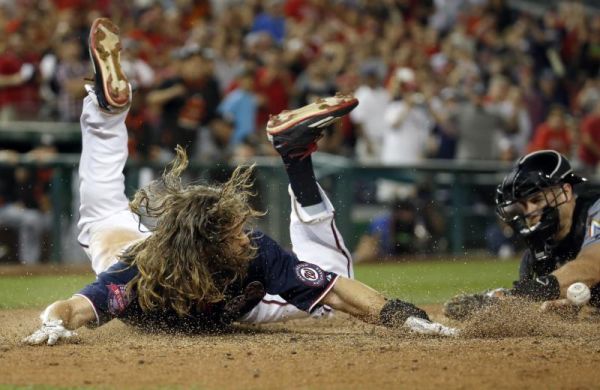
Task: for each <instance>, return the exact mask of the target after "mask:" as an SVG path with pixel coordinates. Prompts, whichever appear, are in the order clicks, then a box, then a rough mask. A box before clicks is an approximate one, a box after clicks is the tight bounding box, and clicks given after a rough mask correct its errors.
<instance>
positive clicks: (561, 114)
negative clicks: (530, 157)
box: [527, 106, 572, 156]
mask: <svg viewBox="0 0 600 390" xmlns="http://www.w3.org/2000/svg"><path fill="white" fill-rule="evenodd" d="M565 116H566V114H565V110H564V108H562V107H561V106H554V107H552V108H551V109H550V112H549V113H548V117H547V118H546V121H545V122H544V123H542V124H541V125H539V126H538V128H537V129H536V130H535V135H534V137H533V139H532V140H531V143H530V144H529V147H528V148H527V149H528V151H529V152H534V151H536V150H545V149H553V150H556V151H557V152H559V153H561V154H564V155H565V156H569V155H570V154H571V143H572V135H571V133H570V130H569V128H568V126H567V118H566V117H565Z"/></svg>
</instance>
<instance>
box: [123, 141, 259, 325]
mask: <svg viewBox="0 0 600 390" xmlns="http://www.w3.org/2000/svg"><path fill="white" fill-rule="evenodd" d="M176 152H177V156H176V158H175V160H174V161H173V162H172V163H171V166H170V167H168V168H167V169H165V172H164V173H163V175H162V177H161V179H159V180H157V181H154V182H152V183H151V184H150V185H148V186H146V187H145V188H142V189H140V190H138V191H137V193H136V194H135V196H134V199H133V200H132V201H131V202H130V208H131V210H132V211H133V212H134V213H136V214H137V215H139V216H140V217H141V216H147V217H150V218H154V219H156V226H155V227H154V228H152V232H153V234H152V235H151V236H149V237H148V238H147V239H145V240H143V241H141V242H139V243H137V244H135V245H134V246H132V247H131V248H130V249H129V250H128V251H126V253H125V254H124V255H123V256H122V260H123V261H124V262H126V263H129V264H132V265H135V266H136V267H137V268H138V271H139V274H138V275H137V276H136V277H135V278H134V279H133V280H132V281H131V282H130V284H129V288H130V289H131V288H133V287H135V288H136V293H137V297H138V301H139V303H140V306H141V307H142V309H143V310H153V309H167V308H172V309H173V310H175V311H176V312H177V314H178V315H180V316H183V315H186V314H188V313H189V312H190V310H191V309H192V308H193V307H195V306H203V305H205V304H209V303H215V302H219V301H221V300H223V299H224V298H225V292H226V290H227V288H228V286H230V285H231V284H232V283H234V282H235V281H239V280H240V279H242V278H243V277H244V276H245V274H246V271H247V267H248V263H249V261H250V260H251V259H253V258H254V257H255V256H256V248H255V247H254V246H253V245H248V246H245V247H241V248H240V246H239V245H238V246H236V245H230V244H231V242H232V239H233V240H236V239H238V238H239V234H240V233H239V232H240V225H243V224H245V223H246V222H247V221H248V220H250V219H251V218H254V217H256V216H259V215H262V214H261V213H259V212H257V211H256V210H254V209H253V208H252V207H251V206H250V205H249V203H248V201H249V197H250V196H252V195H253V193H252V192H251V187H252V184H253V182H252V173H253V169H254V167H253V166H251V167H247V168H243V167H237V168H236V169H235V171H234V172H233V174H232V175H231V178H230V179H229V180H228V181H227V182H226V183H224V184H222V185H194V184H190V185H187V186H184V185H183V184H182V180H181V174H182V172H183V171H184V170H185V169H186V167H187V165H188V158H187V155H186V153H185V151H184V150H183V149H182V148H181V147H179V146H178V147H177V149H176ZM244 234H249V233H247V232H246V233H244Z"/></svg>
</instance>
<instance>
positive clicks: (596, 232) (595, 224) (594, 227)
mask: <svg viewBox="0 0 600 390" xmlns="http://www.w3.org/2000/svg"><path fill="white" fill-rule="evenodd" d="M598 236H600V220H597V219H592V223H591V224H590V237H598Z"/></svg>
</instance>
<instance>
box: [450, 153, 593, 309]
mask: <svg viewBox="0 0 600 390" xmlns="http://www.w3.org/2000/svg"><path fill="white" fill-rule="evenodd" d="M585 181H586V179H584V178H583V177H580V176H578V175H576V174H574V173H573V170H572V168H571V164H570V163H569V161H568V160H567V159H566V158H565V157H564V156H563V155H561V154H560V153H558V152H556V151H554V150H542V151H537V152H533V153H530V154H528V155H526V156H524V157H522V158H520V159H519V160H518V161H517V162H516V164H515V166H514V167H513V169H512V171H511V172H510V173H509V174H508V175H507V176H506V177H505V178H504V180H503V181H502V183H501V184H500V185H499V186H498V188H497V192H496V213H497V214H498V216H499V217H500V218H501V219H502V220H503V221H504V222H506V223H507V224H509V225H510V226H511V227H512V228H513V229H514V231H515V232H516V233H517V235H518V236H520V237H521V238H522V239H523V241H524V242H525V244H526V246H527V249H526V251H525V253H524V254H523V257H522V259H521V266H520V269H519V280H518V281H516V282H515V283H514V286H513V288H511V289H496V290H491V291H489V292H487V293H483V294H474V295H459V296H457V297H454V298H453V299H452V300H450V301H449V302H447V303H446V304H445V314H446V316H447V317H449V318H453V319H459V320H460V319H465V318H467V317H469V316H470V315H471V314H473V313H474V312H475V311H477V310H479V309H481V308H482V307H485V306H488V305H490V304H493V303H494V302H497V300H498V299H502V298H503V297H505V296H516V297H522V298H525V299H529V300H534V301H540V302H541V301H546V302H545V303H544V304H543V305H542V309H544V308H547V309H552V308H559V307H563V306H565V305H567V303H568V302H567V301H566V300H565V299H564V298H565V296H566V291H567V289H568V288H569V286H570V285H571V284H573V283H576V282H582V283H584V284H586V285H587V286H588V287H590V289H591V293H592V294H591V299H590V302H589V303H590V304H591V305H592V306H595V307H600V194H599V193H595V192H591V191H589V190H586V189H585V187H584V188H582V190H583V191H579V192H580V194H579V195H576V193H575V191H574V186H576V185H578V184H581V183H584V182H585Z"/></svg>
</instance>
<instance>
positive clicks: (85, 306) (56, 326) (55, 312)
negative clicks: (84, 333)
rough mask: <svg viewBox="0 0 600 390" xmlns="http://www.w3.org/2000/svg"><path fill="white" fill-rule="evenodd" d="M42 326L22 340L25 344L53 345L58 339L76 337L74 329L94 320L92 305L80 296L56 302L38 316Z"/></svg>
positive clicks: (94, 314)
mask: <svg viewBox="0 0 600 390" xmlns="http://www.w3.org/2000/svg"><path fill="white" fill-rule="evenodd" d="M40 319H41V320H42V326H41V327H40V329H38V330H36V331H35V332H33V333H32V334H31V335H30V336H28V337H26V338H25V339H23V341H24V342H25V343H27V344H31V345H37V344H43V343H45V342H47V343H48V345H54V344H56V342H57V341H58V340H60V339H66V338H70V337H72V336H74V335H76V333H75V332H73V330H74V329H77V328H80V327H82V326H83V325H86V324H88V323H90V322H92V321H95V320H96V313H95V311H94V308H93V306H92V304H91V303H90V302H89V301H88V300H87V299H85V298H83V297H82V296H77V295H76V296H73V297H72V298H70V299H67V300H64V301H56V302H54V303H53V304H51V305H50V306H48V307H47V308H46V309H45V310H44V311H43V312H42V314H40Z"/></svg>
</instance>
